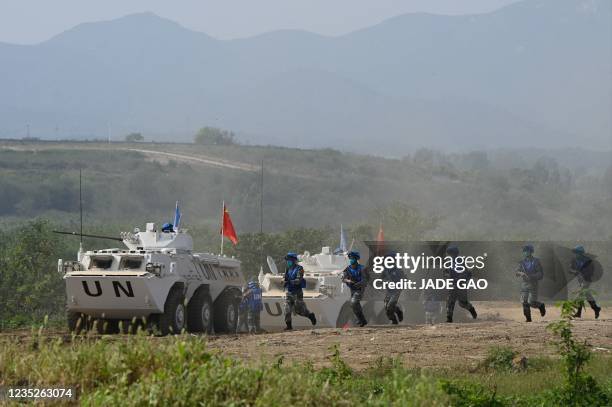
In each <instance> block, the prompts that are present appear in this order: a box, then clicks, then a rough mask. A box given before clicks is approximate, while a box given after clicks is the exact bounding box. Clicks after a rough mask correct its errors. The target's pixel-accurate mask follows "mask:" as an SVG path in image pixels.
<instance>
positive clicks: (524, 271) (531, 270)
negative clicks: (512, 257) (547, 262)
mask: <svg viewBox="0 0 612 407" xmlns="http://www.w3.org/2000/svg"><path fill="white" fill-rule="evenodd" d="M516 273H517V275H518V276H520V277H521V279H522V280H521V304H522V305H523V314H524V315H525V320H526V321H527V322H531V308H538V309H539V310H540V315H541V316H544V315H546V306H545V305H544V303H542V302H540V301H538V282H539V281H540V280H541V279H542V278H543V276H544V271H543V270H542V265H541V264H540V260H539V259H538V258H536V257H533V256H532V255H530V256H528V257H526V258H525V259H523V260H521V261H520V262H519V264H518V267H517V270H516Z"/></svg>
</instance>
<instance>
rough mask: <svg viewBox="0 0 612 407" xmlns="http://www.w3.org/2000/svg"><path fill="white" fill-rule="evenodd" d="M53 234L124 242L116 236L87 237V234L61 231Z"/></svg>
mask: <svg viewBox="0 0 612 407" xmlns="http://www.w3.org/2000/svg"><path fill="white" fill-rule="evenodd" d="M53 233H57V234H60V235H71V236H82V237H91V238H94V239H106V240H115V241H117V242H123V239H121V238H120V237H114V236H102V235H87V234H85V233H77V232H64V231H61V230H54V231H53Z"/></svg>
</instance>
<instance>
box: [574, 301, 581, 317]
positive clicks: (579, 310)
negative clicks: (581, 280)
mask: <svg viewBox="0 0 612 407" xmlns="http://www.w3.org/2000/svg"><path fill="white" fill-rule="evenodd" d="M573 317H574V318H582V304H580V305H578V309H577V310H576V313H575V314H574V315H573Z"/></svg>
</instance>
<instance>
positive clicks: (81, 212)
mask: <svg viewBox="0 0 612 407" xmlns="http://www.w3.org/2000/svg"><path fill="white" fill-rule="evenodd" d="M79 215H80V217H81V225H80V226H81V231H80V232H81V233H80V238H81V240H80V242H81V246H83V169H82V168H79Z"/></svg>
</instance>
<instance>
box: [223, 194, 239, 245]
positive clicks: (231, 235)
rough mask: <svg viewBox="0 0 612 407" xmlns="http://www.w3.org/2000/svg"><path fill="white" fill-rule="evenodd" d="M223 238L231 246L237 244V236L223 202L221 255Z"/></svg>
mask: <svg viewBox="0 0 612 407" xmlns="http://www.w3.org/2000/svg"><path fill="white" fill-rule="evenodd" d="M223 237H227V238H228V239H229V240H230V241H231V242H232V243H233V244H238V235H237V234H236V230H235V229H234V224H233V223H232V218H231V217H230V214H229V211H228V210H227V207H226V206H225V202H224V203H223V217H222V219H221V253H223Z"/></svg>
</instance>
